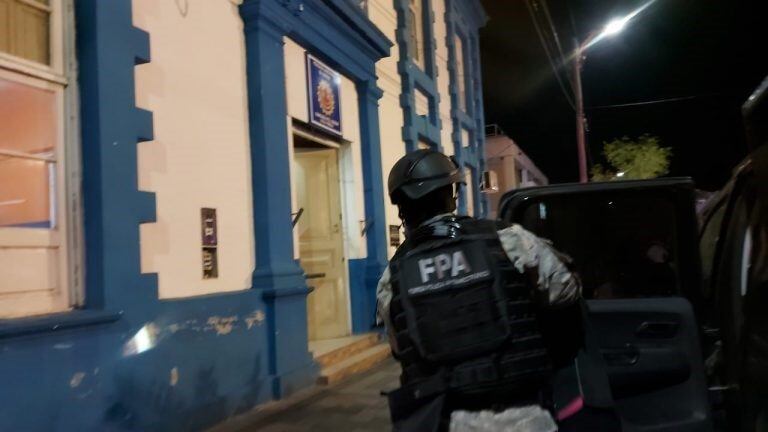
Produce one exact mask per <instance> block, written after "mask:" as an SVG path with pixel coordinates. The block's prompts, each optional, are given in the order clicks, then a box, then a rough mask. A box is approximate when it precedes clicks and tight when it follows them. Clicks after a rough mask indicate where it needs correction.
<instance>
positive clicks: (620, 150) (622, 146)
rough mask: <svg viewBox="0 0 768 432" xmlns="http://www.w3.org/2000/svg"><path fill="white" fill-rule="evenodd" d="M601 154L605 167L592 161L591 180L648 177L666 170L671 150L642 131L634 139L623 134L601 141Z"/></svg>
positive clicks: (664, 172) (656, 175) (657, 139)
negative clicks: (608, 140)
mask: <svg viewBox="0 0 768 432" xmlns="http://www.w3.org/2000/svg"><path fill="white" fill-rule="evenodd" d="M603 156H604V157H605V160H606V161H607V162H608V167H604V166H603V165H601V164H595V166H594V167H592V181H607V180H634V179H650V178H656V177H660V176H663V175H665V174H667V173H668V172H669V160H670V158H671V156H672V149H670V148H669V147H662V146H661V145H660V144H659V138H658V137H655V136H651V135H648V134H645V135H642V136H640V137H639V138H637V139H636V140H632V139H630V138H628V137H623V138H620V139H615V140H613V141H611V142H606V143H603Z"/></svg>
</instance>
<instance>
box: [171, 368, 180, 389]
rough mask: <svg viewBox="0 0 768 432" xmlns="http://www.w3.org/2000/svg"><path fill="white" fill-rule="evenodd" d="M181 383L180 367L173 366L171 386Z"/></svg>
mask: <svg viewBox="0 0 768 432" xmlns="http://www.w3.org/2000/svg"><path fill="white" fill-rule="evenodd" d="M178 383H179V368H178V367H175V366H174V367H173V368H172V369H171V387H173V386H175V385H176V384H178Z"/></svg>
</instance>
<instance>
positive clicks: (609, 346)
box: [499, 179, 712, 432]
mask: <svg viewBox="0 0 768 432" xmlns="http://www.w3.org/2000/svg"><path fill="white" fill-rule="evenodd" d="M499 214H500V218H501V219H502V220H504V221H506V222H509V223H518V224H521V225H522V226H523V227H525V228H526V229H528V230H530V231H532V232H534V233H536V234H537V235H539V236H541V237H544V238H547V239H549V240H551V241H552V242H553V243H554V246H555V247H556V248H557V249H558V250H560V251H562V252H564V253H566V254H568V255H569V256H571V257H572V258H573V260H574V265H575V268H576V270H577V271H578V273H579V275H580V276H581V278H582V283H583V286H584V296H585V298H586V299H587V303H588V306H589V321H590V322H589V327H590V328H591V330H590V331H591V332H592V335H591V336H592V339H593V340H596V341H597V345H598V349H599V351H600V352H601V353H602V357H603V359H604V361H605V365H606V369H607V374H608V378H609V381H610V384H611V391H612V393H613V398H614V400H615V403H616V407H617V410H618V412H619V414H620V416H621V417H622V421H623V423H624V425H625V430H628V431H646V432H662V431H665V432H666V431H670V432H671V431H677V432H680V431H710V430H712V421H711V415H710V406H709V400H708V395H707V383H706V378H705V374H704V365H703V361H702V350H701V347H700V345H699V331H700V330H699V326H698V324H697V321H696V313H695V309H696V308H697V307H698V306H699V299H700V297H701V293H700V289H701V282H700V261H699V256H698V243H697V225H696V216H695V210H694V188H693V184H692V182H691V181H690V180H689V179H659V180H650V181H625V182H610V183H591V184H572V185H554V186H544V187H536V188H528V189H520V190H514V191H511V192H508V193H507V194H505V196H504V197H503V198H502V200H501V203H500V213H499Z"/></svg>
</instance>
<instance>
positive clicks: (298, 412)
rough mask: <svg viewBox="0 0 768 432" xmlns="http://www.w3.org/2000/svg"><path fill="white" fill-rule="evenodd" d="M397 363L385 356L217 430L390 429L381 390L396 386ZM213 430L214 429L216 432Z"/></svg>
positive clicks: (347, 431)
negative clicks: (340, 378)
mask: <svg viewBox="0 0 768 432" xmlns="http://www.w3.org/2000/svg"><path fill="white" fill-rule="evenodd" d="M399 374H400V366H399V365H398V364H397V363H396V362H395V361H394V360H392V359H388V360H387V361H385V362H384V363H382V364H381V365H379V366H377V367H375V368H374V369H372V370H370V371H367V372H363V373H361V374H359V375H356V376H353V377H352V378H350V379H348V380H346V381H343V382H341V383H339V384H337V385H334V386H330V387H325V388H319V389H316V390H314V391H312V392H311V393H309V394H307V395H303V397H302V396H301V395H300V397H298V398H294V399H295V400H290V399H289V400H287V401H285V405H282V404H281V405H280V406H279V407H274V408H273V409H268V410H267V411H266V412H262V413H261V414H260V415H258V416H256V417H257V418H254V419H252V420H250V421H248V420H247V419H246V418H243V419H242V422H238V423H241V424H238V425H234V424H230V425H229V426H230V427H227V428H222V429H220V430H221V432H223V431H225V430H226V431H228V432H256V431H258V432H298V431H338V432H342V431H343V432H378V431H382V432H383V431H389V430H391V427H390V421H389V409H388V407H387V400H386V398H385V397H384V396H381V395H380V392H381V391H382V390H392V389H394V388H396V387H397V385H398V382H397V381H398V376H399ZM220 430H219V429H215V431H216V432H219V431H220Z"/></svg>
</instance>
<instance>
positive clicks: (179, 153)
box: [133, 0, 254, 298]
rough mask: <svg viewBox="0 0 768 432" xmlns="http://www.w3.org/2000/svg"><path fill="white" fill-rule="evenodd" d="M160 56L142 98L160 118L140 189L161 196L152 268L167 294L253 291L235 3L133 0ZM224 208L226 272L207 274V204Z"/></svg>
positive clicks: (149, 240)
mask: <svg viewBox="0 0 768 432" xmlns="http://www.w3.org/2000/svg"><path fill="white" fill-rule="evenodd" d="M133 15H134V16H133V22H134V24H135V25H136V26H137V27H139V28H142V29H144V30H146V31H147V32H149V33H150V40H151V42H152V43H151V44H150V46H151V55H152V61H151V62H150V63H147V64H145V65H141V66H138V67H137V68H136V103H137V105H138V106H140V107H142V108H146V109H148V110H151V111H152V112H153V115H154V131H155V140H154V141H151V142H146V143H142V144H140V145H139V188H140V189H141V190H147V191H153V192H155V193H156V194H157V222H156V223H151V224H145V225H142V226H141V258H142V260H141V261H142V262H141V263H142V271H143V272H147V273H150V272H156V273H158V275H159V294H160V298H176V297H187V296H196V295H203V294H211V293H218V292H225V291H236V290H242V289H247V288H250V286H251V272H252V271H253V267H254V244H253V222H252V220H253V217H252V212H253V210H252V204H251V203H252V193H251V187H250V184H251V181H250V175H251V174H250V162H249V158H250V156H249V142H248V111H247V101H246V75H245V48H244V40H243V26H242V22H241V20H240V17H239V15H238V12H237V7H236V6H235V5H234V4H232V3H230V2H227V1H198V2H191V3H190V5H189V9H188V13H187V14H186V16H182V14H181V13H180V11H179V10H178V9H177V7H176V5H175V3H174V2H172V1H162V2H158V1H156V0H134V1H133ZM201 207H213V208H216V209H217V215H218V230H219V252H218V253H219V263H218V264H219V277H218V278H217V279H208V280H204V279H203V278H202V268H201V262H202V252H201V238H200V230H201V227H200V208H201Z"/></svg>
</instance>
